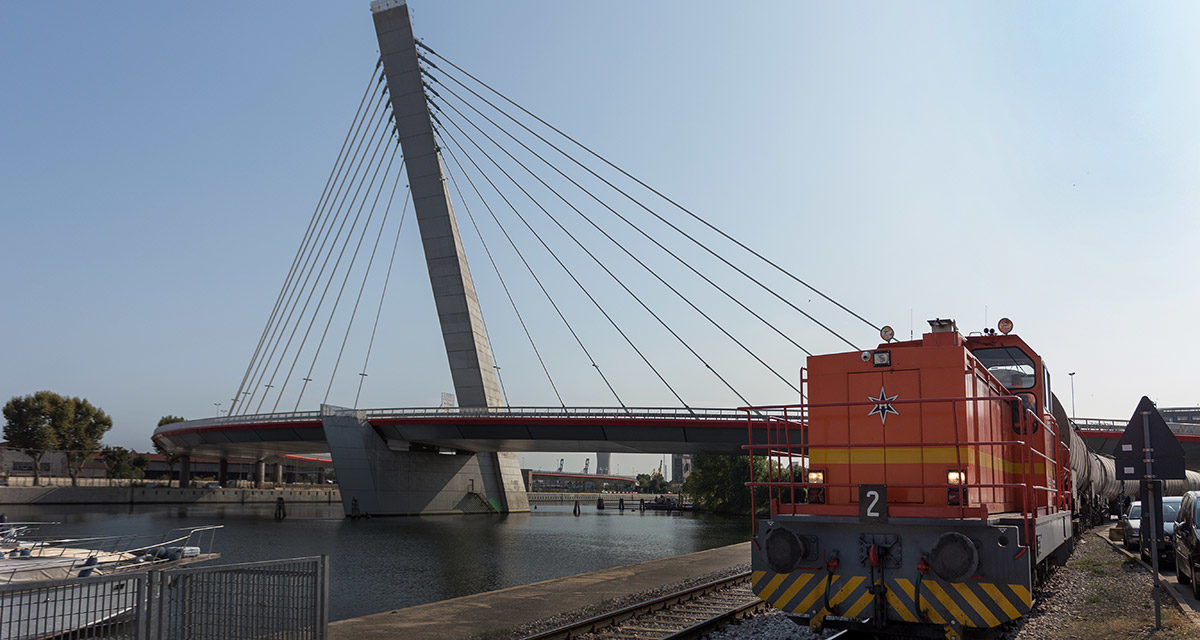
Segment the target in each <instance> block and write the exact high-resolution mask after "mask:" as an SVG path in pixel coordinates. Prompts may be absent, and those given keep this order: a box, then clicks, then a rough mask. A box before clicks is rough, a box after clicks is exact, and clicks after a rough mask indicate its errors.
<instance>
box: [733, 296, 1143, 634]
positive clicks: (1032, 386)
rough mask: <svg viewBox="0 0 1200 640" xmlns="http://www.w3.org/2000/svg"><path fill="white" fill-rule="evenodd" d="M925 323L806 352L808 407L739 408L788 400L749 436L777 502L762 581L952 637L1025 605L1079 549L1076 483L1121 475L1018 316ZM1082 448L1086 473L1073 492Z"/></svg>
mask: <svg viewBox="0 0 1200 640" xmlns="http://www.w3.org/2000/svg"><path fill="white" fill-rule="evenodd" d="M930 325H931V327H932V330H931V331H930V332H929V333H926V334H925V335H923V336H922V337H921V339H919V340H911V341H907V342H892V341H891V338H892V336H891V331H890V329H888V328H886V327H885V329H884V332H883V337H884V340H885V342H884V343H881V344H880V345H879V346H878V348H876V349H874V350H871V351H864V352H861V353H855V352H851V353H837V354H830V355H821V356H813V357H810V358H809V359H808V366H807V369H806V373H805V387H804V392H805V396H804V397H803V398H802V404H799V405H788V406H775V407H752V408H748V409H747V410H748V411H750V412H755V411H759V410H772V411H773V412H778V411H780V410H782V411H783V412H785V417H784V418H776V419H773V421H772V426H771V427H770V428H769V429H768V430H767V441H766V442H762V441H761V439H762V438H761V435H760V437H759V440H760V441H759V442H753V441H752V442H751V443H750V444H749V445H748V446H747V449H748V450H749V451H750V454H751V455H752V456H753V457H755V458H765V462H766V463H767V464H766V465H762V464H761V463H760V466H759V469H760V470H761V469H763V468H765V477H764V476H763V475H762V472H761V471H760V475H759V476H758V477H756V478H754V479H753V481H752V482H751V483H750V484H751V486H752V489H751V491H752V492H755V493H756V494H757V495H759V496H760V498H759V500H761V496H762V495H767V496H769V501H770V518H768V519H766V520H762V521H758V522H756V526H755V535H754V538H753V545H752V568H753V582H754V591H755V593H756V594H757V595H758V596H759V597H760V598H762V599H763V600H764V601H766V602H769V603H771V604H772V605H774V606H775V607H776V608H778V609H780V610H782V611H784V612H785V613H787V614H789V615H790V616H791V617H792V618H793V619H794V620H797V621H798V622H801V623H805V624H808V625H810V626H811V627H812V628H814V629H820V628H822V627H835V628H850V629H859V630H864V631H872V632H874V633H878V634H888V633H890V634H896V635H908V636H921V637H937V638H960V637H961V636H962V633H963V631H964V629H967V628H976V629H987V628H992V627H997V626H1000V625H1002V624H1004V623H1005V622H1008V621H1010V620H1014V619H1017V618H1020V617H1021V616H1023V615H1025V614H1026V613H1027V612H1028V611H1029V609H1030V607H1031V605H1032V597H1033V596H1032V593H1033V587H1034V584H1035V583H1036V582H1037V581H1038V580H1039V579H1040V577H1041V576H1042V575H1043V574H1044V571H1045V570H1046V568H1047V566H1048V564H1049V563H1050V562H1055V561H1060V560H1064V559H1065V557H1066V556H1067V555H1068V554H1069V552H1070V548H1071V539H1072V531H1073V524H1072V511H1073V509H1074V506H1075V504H1076V502H1077V496H1076V494H1077V493H1084V494H1087V496H1088V498H1087V499H1086V500H1083V502H1087V503H1089V504H1093V503H1095V502H1096V499H1095V496H1094V493H1095V491H1094V490H1093V488H1094V487H1100V486H1105V487H1107V489H1105V490H1106V491H1109V492H1111V491H1113V487H1119V486H1120V485H1119V483H1116V482H1115V481H1114V479H1113V478H1112V477H1111V474H1112V466H1111V464H1109V465H1099V464H1095V460H1093V458H1096V456H1095V454H1088V453H1087V450H1086V448H1085V447H1084V446H1083V445H1082V441H1081V440H1080V439H1079V437H1078V435H1076V434H1075V433H1074V432H1073V430H1072V428H1071V426H1070V424H1069V421H1068V418H1067V416H1066V415H1065V412H1064V411H1063V410H1062V407H1061V405H1060V404H1059V403H1058V402H1057V400H1056V399H1055V398H1054V395H1053V393H1052V390H1051V388H1050V372H1049V370H1048V369H1047V367H1046V364H1045V362H1043V361H1042V358H1041V357H1040V356H1039V355H1038V354H1037V352H1036V351H1034V350H1033V349H1032V348H1030V346H1029V345H1028V344H1026V343H1025V342H1024V341H1023V340H1022V339H1021V338H1020V337H1018V336H1016V335H1013V334H1010V333H1009V331H1011V328H1012V323H1011V322H1009V321H1008V320H1007V319H1005V320H1002V321H1001V324H1000V332H999V333H997V332H995V331H987V332H985V333H984V335H972V336H966V337H964V336H963V335H962V334H961V333H959V331H958V329H957V327H956V326H955V324H954V322H953V321H950V320H933V321H930ZM759 433H760V434H761V432H759ZM751 434H752V438H753V434H754V431H753V430H752V431H751ZM1072 451H1074V452H1075V457H1077V458H1079V460H1077V461H1076V465H1075V467H1076V468H1077V469H1078V468H1082V469H1085V470H1088V471H1089V472H1085V473H1084V474H1078V473H1077V474H1075V476H1076V482H1077V483H1079V484H1080V487H1079V488H1076V487H1075V486H1074V485H1073V483H1072V471H1071V470H1072ZM751 466H752V468H754V466H753V465H751ZM1096 468H1099V471H1094V470H1095V469H1096ZM1092 471H1094V472H1092ZM1081 475H1086V476H1089V477H1080V476H1081ZM1090 476H1095V477H1090ZM755 488H758V489H755ZM1106 497H1112V496H1106Z"/></svg>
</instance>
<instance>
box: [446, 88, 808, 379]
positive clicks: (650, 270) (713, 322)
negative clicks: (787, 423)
mask: <svg viewBox="0 0 1200 640" xmlns="http://www.w3.org/2000/svg"><path fill="white" fill-rule="evenodd" d="M435 93H436V92H435ZM455 97H458V96H457V95H456V96H455ZM459 99H460V100H461V98H459ZM432 104H434V105H435V108H439V107H438V106H437V103H432ZM447 106H448V107H450V108H451V109H453V110H454V112H455V113H456V114H458V116H460V117H461V118H463V119H464V120H466V121H467V122H468V123H469V124H470V125H471V126H472V127H474V128H475V130H476V131H479V132H480V133H481V134H482V135H483V136H485V137H486V138H487V139H488V140H489V141H490V142H491V143H492V144H493V145H495V146H496V147H497V148H499V149H500V150H501V151H503V152H504V153H505V155H507V156H508V157H509V158H511V159H512V160H513V161H514V162H516V163H517V164H518V165H520V167H521V168H522V169H524V170H525V171H526V172H527V173H529V175H531V176H533V177H534V179H536V180H537V181H538V182H540V183H541V184H542V186H544V187H545V188H546V189H548V190H549V191H550V192H551V193H553V194H554V195H555V196H557V197H558V199H559V200H562V201H563V203H564V204H566V205H567V206H568V207H570V208H571V210H573V211H574V212H575V213H577V214H578V215H579V216H580V217H581V218H583V219H584V220H585V221H587V223H588V224H590V225H591V226H592V227H593V228H595V229H596V230H597V231H599V232H600V233H601V234H603V235H604V237H605V238H607V239H608V240H609V241H610V242H612V243H613V244H614V245H616V246H617V248H619V249H620V250H621V251H622V252H624V253H625V255H627V256H629V258H630V259H631V260H633V261H634V262H636V263H637V264H638V265H639V266H641V267H642V268H643V269H645V270H646V271H647V272H648V273H649V274H650V275H652V276H654V278H655V279H657V280H658V281H659V282H660V283H662V285H663V286H665V287H666V288H667V289H670V290H671V292H672V293H674V294H675V295H676V296H678V297H679V299H680V300H682V301H683V302H685V303H686V304H687V305H688V306H690V307H691V308H692V309H693V310H694V311H695V312H696V313H698V314H700V316H701V317H703V318H704V319H705V320H707V321H708V322H709V324H711V325H713V326H714V327H716V328H717V329H718V330H720V331H721V333H723V334H725V336H726V337H728V338H729V339H730V340H732V341H733V342H734V344H736V345H737V346H739V347H741V349H742V350H743V351H745V352H746V353H747V354H749V355H750V357H752V358H754V359H755V360H756V361H758V363H759V364H761V365H762V366H764V367H766V369H767V370H768V371H770V372H771V373H772V374H774V375H775V377H777V378H779V379H780V380H781V381H782V382H783V383H784V384H785V385H787V386H788V387H790V388H791V389H792V390H793V391H795V392H796V393H800V389H799V388H797V387H796V386H795V385H794V384H792V383H791V381H789V380H788V379H787V378H786V377H784V376H783V375H782V374H780V373H779V372H778V371H776V370H775V368H774V367H772V366H771V365H769V364H767V363H766V361H764V360H763V359H762V358H761V357H759V355H758V354H756V353H754V351H752V350H751V349H750V348H749V347H747V346H746V345H745V343H743V342H742V341H741V340H738V339H737V338H736V337H735V336H734V335H733V334H731V333H730V332H729V331H728V330H727V329H725V327H723V326H721V324H720V323H718V322H717V321H716V320H714V319H713V318H712V316H710V315H708V314H707V313H705V312H704V311H703V310H702V309H700V307H698V306H696V304H695V302H693V301H692V300H691V299H690V298H688V297H687V296H685V295H683V294H682V293H680V291H679V290H678V289H676V288H675V287H674V286H672V285H671V284H670V283H669V282H667V281H666V280H665V279H664V278H663V277H662V276H661V275H659V273H658V272H656V271H655V270H654V269H653V268H651V267H650V266H649V265H647V264H646V263H645V262H643V261H642V260H641V259H640V258H638V257H637V256H636V255H634V254H633V252H631V251H630V250H629V249H628V248H626V247H625V245H623V244H621V242H620V241H618V240H617V239H616V238H613V236H612V235H611V234H609V233H608V232H607V231H605V230H604V229H603V228H601V227H600V225H598V224H596V222H594V221H593V220H592V219H591V218H590V217H588V216H587V214H585V213H584V212H583V211H581V210H580V209H579V208H578V207H576V206H575V205H574V204H572V203H571V202H570V201H568V200H567V199H566V198H565V197H563V195H562V194H561V193H559V192H558V191H557V190H555V189H554V187H551V186H550V185H549V184H547V183H546V181H545V180H543V179H542V178H541V177H540V176H538V175H537V174H536V173H534V172H533V171H532V170H530V169H529V167H527V166H526V165H525V164H524V163H523V162H521V161H520V160H518V159H517V158H516V157H515V156H514V155H513V154H512V153H510V152H509V151H508V150H507V149H505V148H504V147H502V146H500V144H499V143H497V142H496V141H495V140H494V139H492V137H491V136H489V135H488V134H487V133H485V132H484V131H483V129H481V128H480V127H479V125H477V124H475V122H473V121H472V120H471V119H470V118H469V117H468V116H467V115H466V114H464V113H462V112H461V111H459V110H458V108H457V107H455V106H454V105H452V104H449V103H447ZM439 111H440V108H439ZM480 115H483V114H480ZM483 117H484V119H487V120H488V122H491V124H492V125H493V126H495V127H496V128H497V129H499V130H500V131H502V132H503V133H504V134H505V135H507V136H508V137H509V138H512V140H513V141H515V142H516V143H517V144H519V145H521V146H522V147H523V148H525V150H526V151H528V152H530V153H532V154H533V155H534V156H535V157H537V158H538V159H539V160H541V161H542V162H543V163H545V164H547V165H549V166H550V167H551V168H555V167H554V166H553V165H550V163H549V162H548V161H547V160H546V159H545V158H543V157H542V156H541V155H539V154H538V153H537V152H536V151H534V150H533V149H530V148H529V147H528V146H526V145H525V144H524V143H523V142H521V141H520V140H518V139H517V138H516V137H515V136H513V135H512V134H511V133H509V132H508V131H506V130H504V129H503V128H502V127H500V126H498V125H496V123H495V122H492V121H491V119H489V118H487V116H483ZM556 170H557V169H556ZM558 173H559V175H561V176H562V177H563V178H566V179H567V180H568V181H569V182H570V183H571V184H573V185H575V187H576V188H578V189H579V190H581V191H583V192H584V193H585V194H587V195H589V196H591V198H592V199H593V200H595V201H596V202H598V203H600V204H601V205H602V206H604V207H605V208H607V209H608V210H609V211H611V212H612V213H614V214H616V215H617V217H619V218H621V219H622V220H625V221H626V222H629V221H628V220H626V219H625V217H624V216H621V214H619V213H617V212H616V210H615V209H613V208H612V207H610V206H608V205H607V204H606V203H605V202H603V201H602V200H600V199H599V198H597V197H596V196H595V194H593V193H592V192H590V191H588V190H587V189H586V188H585V187H583V186H582V185H580V184H579V183H578V182H576V181H575V180H574V179H572V178H571V177H570V176H568V175H566V174H565V173H562V172H561V171H559V172H558ZM630 224H631V226H633V227H634V229H637V230H638V231H640V232H641V233H642V235H643V236H645V237H646V238H648V239H649V240H651V242H654V244H655V245H657V246H658V247H659V248H661V249H663V250H664V251H666V252H667V253H668V254H670V255H671V256H672V257H674V258H675V259H676V260H679V261H680V262H681V263H682V264H684V265H685V266H688V267H689V268H691V266H690V265H688V264H687V263H686V262H685V261H684V260H682V259H681V258H679V257H678V256H677V255H675V254H674V253H673V252H671V251H670V250H669V249H667V248H666V247H664V246H662V245H661V244H659V243H658V242H657V241H656V240H654V239H653V238H652V237H650V235H649V234H647V233H645V232H644V231H641V229H640V228H638V227H637V226H636V225H633V224H632V223H630ZM692 271H693V272H694V273H696V274H697V275H700V277H701V278H704V280H705V281H706V282H708V283H709V284H712V285H713V286H716V284H715V283H713V282H712V281H711V280H709V279H708V278H706V277H704V276H703V275H702V274H700V273H699V272H698V271H696V270H695V269H694V268H693V269H692ZM717 289H718V290H720V291H722V293H725V291H724V289H721V288H720V287H717ZM726 295H729V294H728V293H726ZM729 297H730V298H731V299H734V298H733V296H729ZM734 300H735V301H736V299H734ZM668 330H669V331H670V329H669V328H668ZM672 333H674V332H673V331H672ZM676 337H678V336H676ZM681 340H682V339H681ZM685 346H686V345H685ZM797 346H799V345H797ZM801 349H803V347H801ZM805 353H808V352H807V351H805ZM809 355H812V354H811V353H810V354H809ZM701 361H702V362H703V359H701ZM705 365H706V366H707V363H705ZM710 368H711V367H710ZM714 373H715V371H714ZM718 377H720V376H719V375H718ZM734 393H737V392H736V391H735V392H734ZM739 397H741V396H740V394H739ZM743 400H744V398H743Z"/></svg>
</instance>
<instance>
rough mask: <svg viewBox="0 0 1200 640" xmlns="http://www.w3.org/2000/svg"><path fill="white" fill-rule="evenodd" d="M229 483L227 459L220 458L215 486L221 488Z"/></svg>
mask: <svg viewBox="0 0 1200 640" xmlns="http://www.w3.org/2000/svg"><path fill="white" fill-rule="evenodd" d="M228 482H229V459H228V458H221V463H220V466H218V467H217V484H219V485H221V486H222V487H224V486H227V483H228Z"/></svg>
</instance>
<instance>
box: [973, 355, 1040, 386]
mask: <svg viewBox="0 0 1200 640" xmlns="http://www.w3.org/2000/svg"><path fill="white" fill-rule="evenodd" d="M971 354H972V355H974V356H975V358H976V359H978V360H979V362H980V364H982V365H983V366H984V367H986V368H987V370H988V371H989V372H990V373H991V374H992V375H994V376H996V379H997V380H999V381H1000V384H1002V385H1004V386H1005V387H1007V388H1009V389H1031V388H1033V386H1034V385H1035V384H1036V383H1037V366H1036V365H1035V364H1034V363H1033V358H1030V357H1029V356H1028V355H1027V354H1026V353H1025V352H1024V351H1022V350H1021V349H1019V348H1017V347H989V348H986V349H976V350H975V351H973V352H971Z"/></svg>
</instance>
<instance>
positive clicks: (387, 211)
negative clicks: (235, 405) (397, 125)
mask: <svg viewBox="0 0 1200 640" xmlns="http://www.w3.org/2000/svg"><path fill="white" fill-rule="evenodd" d="M388 168H389V169H390V168H391V163H390V162H389V163H388ZM402 175H404V159H403V158H401V159H400V168H399V169H398V170H397V171H396V179H395V180H393V181H392V191H391V193H389V194H388V201H387V206H385V207H384V209H383V219H382V220H380V221H379V233H377V234H375V244H374V246H372V247H371V256H370V257H369V258H367V268H366V270H365V271H364V272H363V279H362V284H361V285H359V287H358V297H356V298H355V299H354V309H353V310H352V311H351V312H350V321H349V322H347V323H346V334H345V335H344V336H342V346H341V347H339V348H338V354H337V359H336V360H334V362H333V372H332V373H330V374H329V385H328V386H326V387H325V397H324V398H322V400H321V404H328V403H329V392H330V391H331V390H332V389H333V381H334V379H335V378H337V370H338V367H339V366H340V365H341V364H342V354H343V353H344V352H345V351H346V342H348V341H349V340H350V328H351V327H352V326H354V318H356V317H357V316H358V305H359V303H360V302H362V297H363V291H365V290H366V288H367V279H368V278H369V277H370V276H371V267H372V266H374V264H375V254H376V252H377V251H379V241H380V240H382V239H383V230H384V228H385V227H387V221H388V215H389V214H390V213H391V212H392V200H393V199H394V198H395V197H396V188H397V187H399V186H400V176H402ZM386 178H387V173H386V172H385V173H384V179H385V182H386ZM382 191H383V183H380V192H381V193H382ZM375 200H376V201H378V200H379V196H378V195H377V196H375ZM374 209H375V205H373V204H372V205H371V210H372V211H374ZM400 225H401V226H403V225H404V214H401V216H400ZM363 231H364V232H365V231H366V226H363ZM356 251H357V250H356ZM346 273H347V277H348V276H349V273H350V272H349V271H347V272H346ZM309 375H310V376H311V375H312V372H311V371H310V372H309ZM299 407H300V403H299V401H297V402H296V408H297V409H299Z"/></svg>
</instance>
